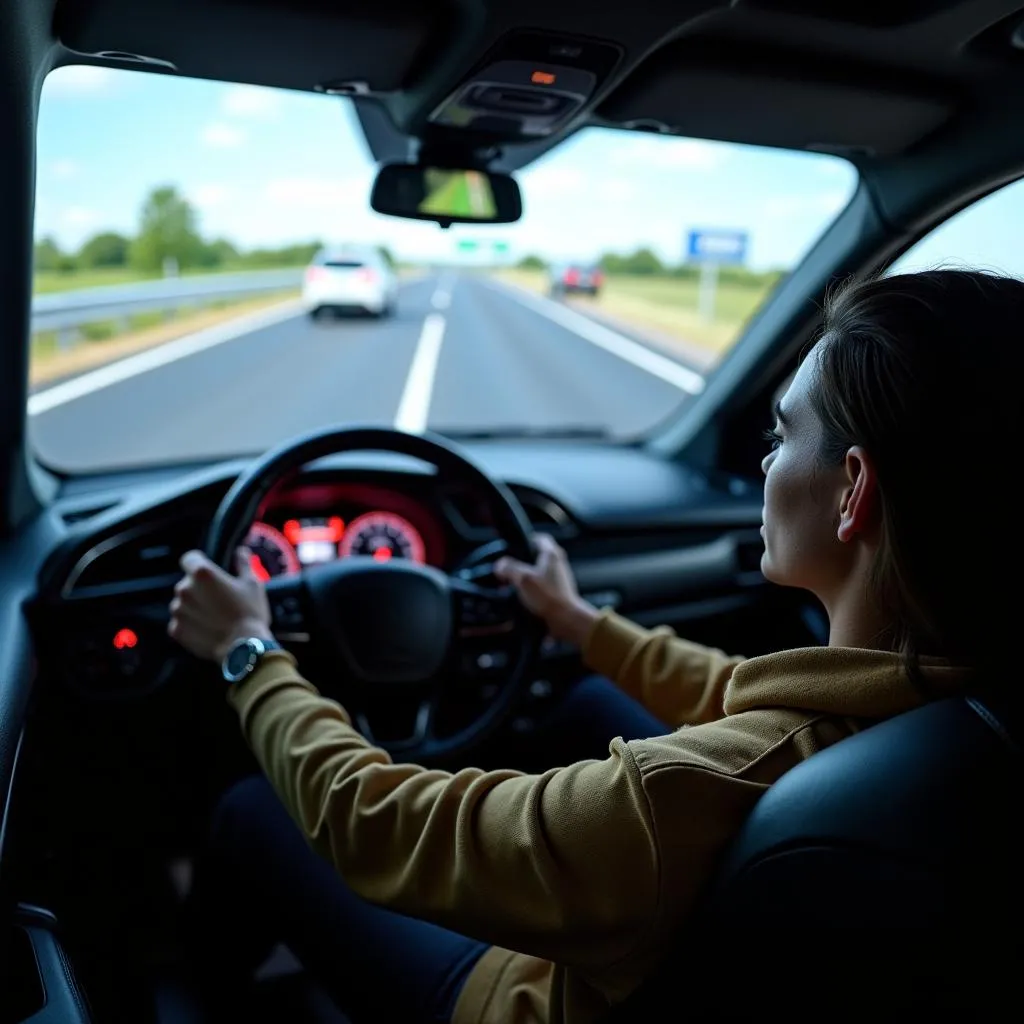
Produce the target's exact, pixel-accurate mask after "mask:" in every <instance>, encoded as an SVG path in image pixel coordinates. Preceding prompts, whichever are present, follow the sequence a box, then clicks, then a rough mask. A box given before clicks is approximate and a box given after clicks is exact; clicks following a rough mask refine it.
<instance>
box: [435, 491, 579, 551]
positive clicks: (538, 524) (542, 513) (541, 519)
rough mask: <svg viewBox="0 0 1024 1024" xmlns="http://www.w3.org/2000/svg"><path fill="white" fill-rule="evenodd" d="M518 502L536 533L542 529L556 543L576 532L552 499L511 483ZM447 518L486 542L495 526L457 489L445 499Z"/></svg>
mask: <svg viewBox="0 0 1024 1024" xmlns="http://www.w3.org/2000/svg"><path fill="white" fill-rule="evenodd" d="M509 490H511V491H512V493H513V494H514V495H515V496H516V497H517V498H518V499H519V503H520V504H521V505H522V506H523V511H524V512H525V513H526V517H527V519H529V520H530V523H531V525H532V526H533V528H534V529H535V530H543V531H544V532H545V533H549V534H551V536H553V537H555V538H556V539H558V540H563V539H566V538H569V537H574V536H576V534H577V533H578V532H579V531H578V529H577V526H576V523H575V521H574V520H573V518H572V516H571V515H570V514H569V513H568V512H567V511H566V510H565V509H564V508H563V507H562V506H561V505H559V504H558V502H556V501H555V500H554V499H553V498H550V497H548V495H546V494H542V493H541V492H540V491H535V490H534V489H533V488H532V487H524V486H521V485H517V484H512V485H511V486H510V488H509ZM445 504H446V505H447V508H448V514H449V518H451V519H452V520H453V522H454V523H455V525H456V526H457V527H458V529H459V530H460V531H462V532H463V533H468V534H470V535H473V536H476V537H477V538H478V539H480V540H485V539H487V538H489V537H493V535H494V525H493V521H492V519H491V515H490V512H489V510H488V509H487V507H486V505H485V504H484V503H483V502H482V501H481V500H480V499H479V498H478V497H477V496H476V495H475V494H469V493H468V492H466V491H464V490H462V489H459V490H453V491H451V492H449V493H448V494H447V495H446V497H445Z"/></svg>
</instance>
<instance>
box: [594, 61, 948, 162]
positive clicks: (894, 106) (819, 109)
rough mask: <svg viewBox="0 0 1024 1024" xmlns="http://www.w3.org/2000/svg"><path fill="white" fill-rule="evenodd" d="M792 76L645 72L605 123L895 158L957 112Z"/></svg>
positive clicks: (790, 66)
mask: <svg viewBox="0 0 1024 1024" xmlns="http://www.w3.org/2000/svg"><path fill="white" fill-rule="evenodd" d="M783 68H784V69H785V70H782V69H780V70H775V69H769V68H765V67H764V66H761V67H756V66H754V67H751V66H750V65H749V64H745V62H743V61H742V60H740V61H736V62H735V63H734V62H733V61H732V60H730V61H729V65H728V66H721V65H718V66H713V67H712V66H707V65H696V66H695V65H689V66H687V65H686V64H683V63H678V64H674V63H672V62H669V61H666V60H665V59H657V58H656V64H655V65H654V66H651V64H650V62H649V63H648V64H645V65H643V66H641V67H640V68H639V69H638V71H637V72H635V73H634V74H633V75H632V76H631V77H630V78H629V79H627V80H626V82H625V83H623V85H622V86H620V87H619V88H618V89H616V90H615V92H614V93H613V94H612V95H611V96H610V97H609V98H608V100H606V102H605V103H604V104H602V106H601V108H600V109H599V111H598V113H599V115H600V117H602V118H603V119H606V120H608V121H610V122H612V123H614V124H617V125H620V126H622V127H627V128H647V129H650V130H658V131H671V132H674V133H676V134H679V135H684V136H689V137H693V138H705V139H719V140H722V141H727V142H742V143H749V144H752V145H763V146H780V147H784V148H787V149H811V150H817V151H820V152H831V153H837V154H840V155H845V156H855V155H858V154H866V155H874V156H890V155H892V154H895V153H899V152H902V151H904V150H907V149H910V148H911V147H912V146H914V145H916V144H917V143H918V142H920V141H921V140H922V139H924V138H925V137H926V136H927V135H929V134H930V133H931V132H933V131H935V130H936V129H937V128H939V127H940V126H941V125H942V124H944V123H945V122H946V121H947V120H948V119H949V118H950V117H951V116H952V115H953V113H954V112H955V105H954V104H953V103H952V102H951V101H950V100H949V99H948V98H945V97H944V98H941V99H940V98H937V97H935V96H933V95H927V94H924V93H923V92H922V93H918V92H913V93H912V92H910V91H907V90H903V89H897V88H893V87H887V86H885V85H882V84H880V83H879V81H878V78H877V76H875V75H873V74H872V73H871V72H870V71H867V70H865V71H863V72H862V73H861V74H860V75H859V76H857V78H856V79H854V78H853V77H850V76H848V77H844V78H842V79H840V78H839V77H837V76H822V77H819V76H816V75H813V74H808V73H806V72H805V71H804V69H803V68H802V67H801V63H800V62H799V61H792V62H786V64H784V65H783Z"/></svg>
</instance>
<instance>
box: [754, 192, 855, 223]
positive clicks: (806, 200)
mask: <svg viewBox="0 0 1024 1024" xmlns="http://www.w3.org/2000/svg"><path fill="white" fill-rule="evenodd" d="M849 197H850V194H849V192H848V191H847V190H845V189H844V190H841V191H840V190H832V191H829V192H818V193H814V192H812V193H809V194H805V195H799V196H797V195H793V196H772V197H771V198H770V199H766V200H765V202H764V204H763V205H762V208H761V212H762V213H763V214H764V216H766V217H771V218H773V219H776V220H777V219H781V218H786V217H800V216H805V215H807V214H812V215H817V216H821V217H825V216H827V215H829V214H837V213H838V212H839V211H840V210H841V209H842V208H843V207H844V206H845V205H846V203H847V201H848V200H849Z"/></svg>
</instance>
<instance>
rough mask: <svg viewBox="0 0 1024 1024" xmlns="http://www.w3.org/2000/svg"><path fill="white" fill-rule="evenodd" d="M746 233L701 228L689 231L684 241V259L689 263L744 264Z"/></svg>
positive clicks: (745, 257)
mask: <svg viewBox="0 0 1024 1024" xmlns="http://www.w3.org/2000/svg"><path fill="white" fill-rule="evenodd" d="M748 238H749V236H748V235H747V233H746V231H724V230H717V229H714V228H702V229H698V230H695V231H691V232H690V233H689V234H688V235H687V239H686V259H687V262H690V263H731V264H740V263H745V262H746V259H747V241H748Z"/></svg>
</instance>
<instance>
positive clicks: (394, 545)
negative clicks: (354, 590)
mask: <svg viewBox="0 0 1024 1024" xmlns="http://www.w3.org/2000/svg"><path fill="white" fill-rule="evenodd" d="M339 554H340V555H341V556H342V557H343V558H347V557H348V556H350V555H364V556H369V557H370V558H373V559H376V561H378V562H388V561H390V560H391V559H392V558H408V559H409V560H410V561H412V562H419V564H420V565H423V564H424V563H425V562H426V560H427V552H426V547H425V545H424V543H423V538H422V537H421V536H420V534H419V531H418V530H417V529H416V527H415V526H413V525H412V523H410V522H409V520H408V519H403V518H402V517H401V516H396V515H395V514H394V513H393V512H367V513H366V514H365V515H361V516H359V518H358V519H353V520H352V522H351V523H349V524H348V528H347V529H346V530H345V536H344V537H343V538H342V541H341V544H340V546H339Z"/></svg>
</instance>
